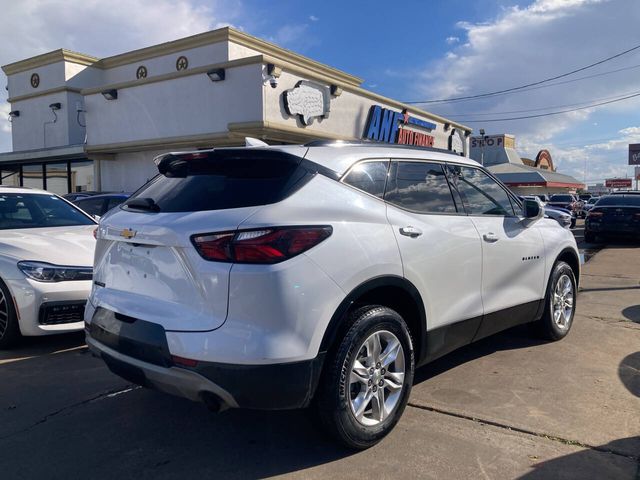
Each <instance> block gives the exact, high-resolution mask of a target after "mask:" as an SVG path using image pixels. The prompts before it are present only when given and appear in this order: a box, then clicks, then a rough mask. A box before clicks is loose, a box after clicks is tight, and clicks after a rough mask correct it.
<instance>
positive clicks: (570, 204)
mask: <svg viewBox="0 0 640 480" xmlns="http://www.w3.org/2000/svg"><path fill="white" fill-rule="evenodd" d="M547 205H549V206H550V207H559V208H564V209H565V210H569V211H571V212H575V213H576V214H577V212H576V199H575V198H574V196H573V195H569V194H568V193H557V194H555V195H551V198H550V199H549V202H547Z"/></svg>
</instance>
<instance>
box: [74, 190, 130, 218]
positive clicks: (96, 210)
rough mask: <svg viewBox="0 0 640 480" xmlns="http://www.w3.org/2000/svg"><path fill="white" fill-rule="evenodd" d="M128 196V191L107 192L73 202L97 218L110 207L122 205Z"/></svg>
mask: <svg viewBox="0 0 640 480" xmlns="http://www.w3.org/2000/svg"><path fill="white" fill-rule="evenodd" d="M130 196H131V194H130V193H107V194H102V195H93V196H91V197H87V198H80V199H78V200H75V201H74V202H73V203H74V204H76V205H77V206H78V207H79V208H81V209H82V210H83V211H84V212H86V213H88V214H89V215H93V216H94V217H98V218H99V217H102V216H103V215H104V214H105V213H107V212H108V211H109V210H111V209H112V208H115V207H117V206H118V205H122V204H123V203H124V202H125V201H126V200H127V198H129V197H130Z"/></svg>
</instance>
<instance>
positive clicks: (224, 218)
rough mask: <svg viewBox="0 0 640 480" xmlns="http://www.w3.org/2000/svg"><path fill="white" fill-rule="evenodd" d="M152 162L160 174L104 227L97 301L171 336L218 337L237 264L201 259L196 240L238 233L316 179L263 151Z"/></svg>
mask: <svg viewBox="0 0 640 480" xmlns="http://www.w3.org/2000/svg"><path fill="white" fill-rule="evenodd" d="M156 163H157V164H158V169H159V171H160V172H162V173H163V174H161V175H158V176H157V177H156V178H155V179H153V180H152V181H151V182H149V183H148V184H147V185H145V186H144V187H142V188H141V189H140V190H139V191H138V192H136V193H135V194H134V195H133V196H132V197H131V198H130V199H129V200H128V201H127V202H125V204H124V205H123V206H122V207H121V208H116V209H114V210H113V211H112V212H111V213H109V214H107V215H106V216H105V217H103V219H102V221H101V222H100V228H99V233H98V245H97V248H96V258H95V264H96V267H95V273H94V282H95V284H96V286H95V291H94V294H93V297H92V302H93V304H94V305H95V306H101V307H103V308H107V309H110V310H113V311H115V312H117V313H119V314H122V315H126V316H129V317H134V318H139V319H142V320H147V321H151V322H155V323H159V324H161V325H162V326H163V327H164V328H165V329H166V330H178V331H204V330H212V329H215V328H218V327H219V326H220V325H222V323H224V320H225V318H226V314H227V302H228V295H229V273H230V271H231V266H232V265H233V264H232V263H228V262H221V261H207V260H205V259H204V258H203V257H202V256H201V255H200V254H199V253H198V251H197V250H196V248H195V247H194V245H193V242H192V237H193V236H194V235H202V234H206V233H213V232H230V231H234V230H237V228H238V226H239V225H240V224H241V223H242V222H243V220H245V219H246V218H247V217H249V216H250V215H252V214H253V213H255V212H256V211H257V210H258V209H260V208H261V207H262V206H264V205H268V204H271V203H275V202H278V201H280V200H282V199H284V198H286V197H287V196H289V195H290V194H291V193H293V192H294V191H296V190H297V189H298V188H299V187H300V186H301V185H303V184H304V183H306V180H308V178H310V177H311V173H312V172H310V171H309V170H308V169H307V168H305V167H304V166H303V165H302V163H303V162H302V158H301V157H300V156H294V155H291V154H287V153H283V152H279V151H277V150H267V149H263V150H261V149H242V150H237V149H221V150H215V151H209V152H197V153H192V154H168V155H165V156H162V157H159V158H158V159H157V160H156Z"/></svg>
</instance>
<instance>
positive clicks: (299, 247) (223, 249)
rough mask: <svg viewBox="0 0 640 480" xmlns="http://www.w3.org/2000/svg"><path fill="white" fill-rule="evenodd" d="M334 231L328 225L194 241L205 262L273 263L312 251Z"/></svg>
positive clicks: (209, 236) (227, 234) (224, 234)
mask: <svg viewBox="0 0 640 480" xmlns="http://www.w3.org/2000/svg"><path fill="white" fill-rule="evenodd" d="M332 232H333V229H332V228H331V227H330V226H326V225H325V226H314V227H276V228H264V229H260V230H242V231H237V232H220V233H207V234H203V235H194V236H193V237H191V241H192V242H193V245H194V246H195V247H196V250H198V253H199V254H200V255H201V256H202V258H204V259H205V260H209V261H213V262H233V263H258V264H272V263H279V262H283V261H285V260H287V259H289V258H291V257H295V256H296V255H298V254H300V253H302V252H305V251H307V250H309V249H310V248H312V247H314V246H316V245H318V244H319V243H320V242H322V241H323V240H325V239H326V238H328V237H329V236H330V235H331V233H332Z"/></svg>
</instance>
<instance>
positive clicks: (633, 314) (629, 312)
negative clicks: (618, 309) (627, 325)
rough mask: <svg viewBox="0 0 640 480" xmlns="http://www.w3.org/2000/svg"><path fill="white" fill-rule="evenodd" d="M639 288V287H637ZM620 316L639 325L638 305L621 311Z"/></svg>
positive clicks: (639, 312) (639, 313) (639, 307)
mask: <svg viewBox="0 0 640 480" xmlns="http://www.w3.org/2000/svg"><path fill="white" fill-rule="evenodd" d="M638 288H640V287H638ZM622 315H624V317H625V318H626V319H628V320H631V321H632V322H635V323H640V305H632V306H630V307H627V308H625V309H624V310H622Z"/></svg>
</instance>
